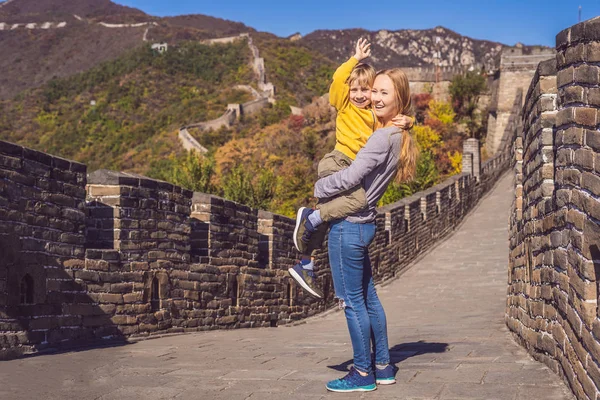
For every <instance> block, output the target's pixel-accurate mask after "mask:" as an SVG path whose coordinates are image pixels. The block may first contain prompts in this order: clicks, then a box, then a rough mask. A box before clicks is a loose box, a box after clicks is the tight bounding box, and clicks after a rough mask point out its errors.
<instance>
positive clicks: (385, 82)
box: [371, 75, 399, 125]
mask: <svg viewBox="0 0 600 400" xmlns="http://www.w3.org/2000/svg"><path fill="white" fill-rule="evenodd" d="M371 101H372V103H373V110H374V111H375V115H377V118H379V120H380V121H381V123H382V124H383V125H386V124H387V123H388V122H390V121H391V120H392V118H394V117H395V116H396V115H398V108H399V106H398V100H397V97H396V88H395V87H394V82H393V81H392V79H391V78H390V77H389V76H387V75H377V77H376V78H375V82H374V83H373V89H372V90H371Z"/></svg>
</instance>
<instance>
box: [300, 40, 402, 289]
mask: <svg viewBox="0 0 600 400" xmlns="http://www.w3.org/2000/svg"><path fill="white" fill-rule="evenodd" d="M370 55H371V44H370V43H368V42H367V40H366V39H362V38H361V39H359V40H358V42H357V43H356V51H355V54H354V56H352V57H351V58H350V59H349V60H348V61H346V62H345V63H344V64H342V65H341V66H340V67H339V68H338V69H337V70H336V71H335V73H334V74H333V82H332V83H331V87H330V89H329V102H330V103H331V105H332V106H334V107H335V108H336V110H337V117H336V120H335V125H336V127H335V140H336V144H335V149H334V150H333V151H332V152H331V153H328V154H326V155H325V156H324V157H323V159H322V160H321V161H320V162H319V166H318V176H319V178H323V177H325V176H328V175H331V174H333V173H335V172H337V171H339V170H342V169H344V168H346V167H348V166H349V165H350V164H351V163H352V161H353V160H354V159H355V158H356V153H358V151H359V150H360V149H361V148H362V147H363V146H364V145H365V143H366V142H367V139H368V138H369V136H371V134H372V133H373V132H374V131H375V129H377V128H378V126H377V118H375V114H374V113H373V110H372V109H371V108H370V105H371V86H372V85H373V80H374V79H375V69H374V68H373V67H372V66H370V65H368V64H359V63H360V62H361V61H362V60H364V59H365V58H367V57H369V56H370ZM412 123H413V120H412V118H410V117H407V116H402V117H397V118H396V119H395V120H394V124H395V125H397V126H398V127H401V128H403V129H404V128H410V127H412ZM366 205H367V199H366V195H365V190H364V189H363V187H362V185H358V186H356V187H354V188H352V189H350V190H348V191H346V192H344V193H342V194H340V195H338V196H335V197H333V198H330V199H325V200H323V199H319V203H318V204H317V209H316V210H312V209H310V208H306V207H301V208H300V209H299V210H298V213H297V215H296V227H295V229H294V244H295V245H296V248H297V249H298V251H299V252H300V253H301V254H302V259H301V261H300V262H299V263H298V264H296V265H295V266H294V267H292V268H290V269H288V272H289V273H290V276H291V277H292V278H294V279H295V280H296V281H297V282H298V283H299V284H300V286H302V287H303V288H304V289H305V290H306V291H307V292H308V293H310V294H311V295H313V296H315V297H317V298H322V297H323V293H322V292H321V290H319V288H318V287H317V286H316V282H315V275H314V271H313V269H314V264H313V261H312V258H311V254H312V253H313V252H314V251H315V250H316V249H318V248H320V247H321V244H322V242H323V239H324V238H325V234H326V233H327V228H328V227H329V224H328V223H327V222H329V221H333V220H336V219H341V218H344V217H347V216H348V215H352V214H354V213H356V212H358V211H360V210H362V209H363V208H364V207H366Z"/></svg>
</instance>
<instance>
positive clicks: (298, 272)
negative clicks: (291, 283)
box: [288, 263, 323, 299]
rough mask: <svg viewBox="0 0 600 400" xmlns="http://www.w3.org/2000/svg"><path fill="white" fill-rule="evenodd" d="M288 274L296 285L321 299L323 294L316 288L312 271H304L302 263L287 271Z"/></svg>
mask: <svg viewBox="0 0 600 400" xmlns="http://www.w3.org/2000/svg"><path fill="white" fill-rule="evenodd" d="M288 272H289V273H290V276H291V277H292V278H294V280H295V281H296V282H298V284H299V285H300V286H302V288H303V289H304V290H306V291H307V292H308V293H310V294H311V295H313V296H314V297H316V298H318V299H322V298H323V292H321V291H320V290H319V288H318V287H317V282H316V277H315V273H314V272H313V270H312V269H305V268H303V267H302V263H298V264H296V265H294V266H293V267H292V268H290V269H288Z"/></svg>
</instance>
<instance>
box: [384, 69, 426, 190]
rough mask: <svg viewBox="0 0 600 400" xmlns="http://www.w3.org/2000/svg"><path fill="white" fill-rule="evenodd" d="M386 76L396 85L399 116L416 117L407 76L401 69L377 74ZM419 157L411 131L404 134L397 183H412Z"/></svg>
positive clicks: (387, 70)
mask: <svg viewBox="0 0 600 400" xmlns="http://www.w3.org/2000/svg"><path fill="white" fill-rule="evenodd" d="M379 75H386V76H387V77H388V78H390V79H391V80H392V83H393V84H394V92H395V95H396V104H397V105H398V112H397V113H396V115H397V114H403V115H409V116H414V112H413V108H412V98H411V95H410V86H409V84H408V78H407V77H406V74H405V73H404V72H403V71H402V70H401V69H400V68H391V69H384V70H383V71H379V72H378V73H377V74H376V77H377V76H379ZM418 157H419V148H418V147H417V144H416V143H415V140H414V138H413V137H412V135H411V134H410V131H409V130H405V131H404V132H403V134H402V149H401V150H400V157H399V162H398V170H397V172H396V177H395V179H394V181H395V182H396V183H401V182H406V181H411V180H413V179H414V177H415V171H416V169H417V158H418Z"/></svg>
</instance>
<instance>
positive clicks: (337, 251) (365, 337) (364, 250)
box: [315, 68, 417, 392]
mask: <svg viewBox="0 0 600 400" xmlns="http://www.w3.org/2000/svg"><path fill="white" fill-rule="evenodd" d="M371 101H372V104H373V110H374V111H375V115H376V116H377V118H378V120H379V122H380V123H381V125H382V126H383V128H380V129H378V130H376V131H375V132H374V133H373V135H371V137H370V138H369V140H368V141H367V143H366V145H365V147H363V148H362V149H361V150H360V151H359V152H358V154H357V156H356V160H355V161H354V162H353V163H352V164H351V165H350V166H349V167H348V168H346V169H343V170H341V171H339V172H336V173H335V174H333V175H329V176H327V177H325V178H322V179H320V180H318V181H317V183H316V184H315V197H318V198H328V197H331V196H334V195H336V194H338V193H341V192H343V191H345V190H348V189H350V188H352V187H354V186H356V185H359V184H361V183H362V185H363V187H364V189H365V192H366V196H367V208H365V209H364V210H363V211H360V212H359V213H356V214H354V215H352V216H349V217H347V218H346V219H343V220H337V221H334V222H333V223H332V224H331V229H330V232H329V264H330V266H331V274H332V276H333V285H334V289H335V295H336V297H338V298H339V299H340V306H341V307H343V308H344V311H345V315H346V322H347V323H348V330H349V331H350V338H351V340H352V349H353V352H354V366H353V367H352V369H351V370H350V372H349V373H348V374H347V375H346V376H344V377H343V378H341V379H336V380H333V381H331V382H329V383H327V389H328V390H331V391H335V392H354V391H371V390H375V389H376V388H377V386H376V383H379V384H391V383H395V377H394V369H393V366H392V365H391V364H390V354H389V347H388V339H387V323H386V317H385V312H384V310H383V307H382V305H381V303H380V301H379V298H378V297H377V292H376V291H375V286H374V284H373V275H372V271H371V264H370V262H369V255H368V247H369V244H371V242H372V241H373V238H374V236H375V216H376V214H377V212H376V210H375V208H376V205H377V202H378V201H379V199H380V198H381V197H382V196H383V193H384V192H385V190H386V189H387V186H388V185H389V183H390V182H391V181H392V179H393V178H394V177H396V180H397V181H399V182H400V181H405V180H410V179H411V178H412V176H413V175H414V171H415V166H416V159H417V149H416V146H415V144H414V142H413V140H412V139H411V137H410V136H409V134H408V133H407V132H405V131H402V130H401V129H399V128H397V127H395V126H393V125H392V119H393V118H394V117H396V116H397V115H399V114H403V115H409V114H410V113H411V112H412V110H411V108H412V104H411V98H410V89H409V86H408V79H407V78H406V75H405V74H404V73H403V72H402V71H401V70H400V69H397V68H394V69H389V70H384V71H380V72H378V73H377V75H376V77H375V82H374V84H373V89H372V94H371ZM371 334H372V335H373V347H374V353H375V366H373V365H372V361H371V349H370V340H371Z"/></svg>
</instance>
